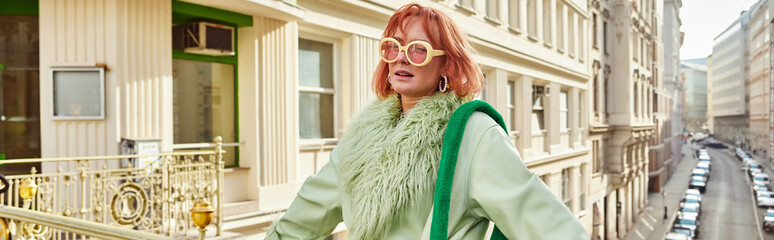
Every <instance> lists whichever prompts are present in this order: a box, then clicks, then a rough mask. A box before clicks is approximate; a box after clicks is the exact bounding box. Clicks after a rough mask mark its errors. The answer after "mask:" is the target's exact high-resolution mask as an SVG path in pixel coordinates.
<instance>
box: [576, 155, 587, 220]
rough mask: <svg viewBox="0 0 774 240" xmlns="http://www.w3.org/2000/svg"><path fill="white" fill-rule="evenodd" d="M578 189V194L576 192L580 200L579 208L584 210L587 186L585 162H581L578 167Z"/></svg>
mask: <svg viewBox="0 0 774 240" xmlns="http://www.w3.org/2000/svg"><path fill="white" fill-rule="evenodd" d="M580 182H581V185H580V189H578V191H579V192H580V194H578V201H580V202H579V203H580V210H581V211H585V210H586V187H588V186H587V185H588V183H587V182H588V181H587V180H586V164H585V163H584V164H581V167H580Z"/></svg>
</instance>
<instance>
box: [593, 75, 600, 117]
mask: <svg viewBox="0 0 774 240" xmlns="http://www.w3.org/2000/svg"><path fill="white" fill-rule="evenodd" d="M598 80H599V75H594V81H593V83H592V84H593V85H592V89H594V90H593V91H594V115H599V81H598Z"/></svg>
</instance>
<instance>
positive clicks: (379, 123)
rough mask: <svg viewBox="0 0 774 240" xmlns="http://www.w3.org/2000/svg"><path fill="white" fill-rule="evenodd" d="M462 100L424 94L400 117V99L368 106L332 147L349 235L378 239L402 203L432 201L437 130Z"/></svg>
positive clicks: (437, 153) (439, 131)
mask: <svg viewBox="0 0 774 240" xmlns="http://www.w3.org/2000/svg"><path fill="white" fill-rule="evenodd" d="M462 103H464V99H463V98H459V97H456V96H455V95H454V94H445V95H442V94H436V95H433V96H430V97H426V98H423V99H421V100H420V101H418V102H417V104H416V105H415V106H414V107H413V108H412V109H411V110H409V111H408V113H407V114H405V116H404V117H402V119H401V118H400V117H399V116H400V112H401V110H400V109H401V106H400V99H398V98H397V97H395V96H394V95H393V96H392V97H389V98H387V99H384V100H379V101H376V102H374V103H372V104H370V105H368V106H367V107H366V108H365V109H364V110H363V111H362V112H360V114H358V116H357V117H355V118H354V119H353V120H352V122H351V123H350V126H349V129H348V130H347V132H346V133H345V134H344V136H343V137H342V138H341V141H340V143H339V145H338V147H337V148H338V151H339V154H338V155H339V157H340V162H341V165H340V170H339V171H340V177H341V181H342V182H343V183H344V186H343V187H344V194H343V195H344V196H343V198H344V199H343V201H346V202H347V203H348V205H349V206H350V207H351V209H350V213H349V214H348V215H349V216H350V217H351V221H350V222H351V223H354V224H352V225H351V226H350V225H348V226H347V227H348V228H349V230H350V232H349V236H350V239H383V238H384V234H385V233H387V232H388V230H389V229H390V227H391V223H392V221H393V219H394V217H395V216H396V215H398V214H400V213H401V212H402V211H403V210H405V209H406V207H408V206H413V205H415V204H420V203H419V201H420V200H421V199H426V198H427V197H430V199H431V201H432V194H433V189H434V187H435V185H434V184H435V179H436V174H437V172H438V164H439V161H440V159H441V148H442V145H443V134H444V130H445V129H446V123H447V122H448V121H449V118H450V117H451V115H452V113H454V110H456V109H457V108H458V107H459V106H460V105H461V104H462Z"/></svg>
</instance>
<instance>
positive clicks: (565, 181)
mask: <svg viewBox="0 0 774 240" xmlns="http://www.w3.org/2000/svg"><path fill="white" fill-rule="evenodd" d="M570 175H571V173H570V168H565V169H562V201H563V202H564V205H565V206H567V208H569V209H570V211H571V212H572V191H571V189H572V185H570V184H571V181H570V177H571V176H570Z"/></svg>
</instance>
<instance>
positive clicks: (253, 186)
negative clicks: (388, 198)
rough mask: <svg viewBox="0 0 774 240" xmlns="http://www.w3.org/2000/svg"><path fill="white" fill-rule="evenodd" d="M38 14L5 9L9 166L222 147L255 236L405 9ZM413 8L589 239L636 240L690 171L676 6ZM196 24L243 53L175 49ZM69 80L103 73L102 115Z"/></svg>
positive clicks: (334, 123) (313, 163) (63, 4)
mask: <svg viewBox="0 0 774 240" xmlns="http://www.w3.org/2000/svg"><path fill="white" fill-rule="evenodd" d="M29 2H30V4H27V5H25V6H22V5H24V4H22V5H7V6H2V5H0V9H3V10H0V19H3V21H0V24H3V26H5V25H9V26H10V27H6V28H0V29H13V31H8V32H0V36H2V37H5V39H13V41H14V44H15V45H0V51H6V52H11V50H10V49H14V50H15V52H14V53H15V54H16V53H18V54H20V55H19V56H21V57H15V58H13V61H11V58H4V57H3V56H11V55H6V54H0V61H5V62H0V64H3V65H1V66H3V68H5V70H3V72H2V76H3V80H4V82H11V81H6V80H8V79H13V82H14V83H15V84H14V85H12V87H9V86H11V85H3V86H0V87H2V91H3V93H4V95H3V96H11V97H7V98H4V99H12V101H9V100H5V101H3V102H0V103H1V104H0V105H2V106H3V107H4V109H11V107H8V106H12V107H13V109H23V110H14V111H15V112H13V114H11V113H10V112H11V111H8V112H9V113H8V114H5V115H3V117H2V120H3V121H5V120H6V119H15V120H19V119H25V122H24V124H27V125H29V126H26V125H25V127H20V126H14V127H6V128H5V129H4V128H3V126H10V125H6V124H2V125H0V133H1V134H3V136H4V138H3V139H5V141H4V142H0V147H2V148H0V158H25V157H71V156H99V155H114V154H120V153H121V148H120V144H121V142H122V139H132V140H143V141H145V140H147V141H155V142H157V143H158V146H159V150H160V151H173V150H177V149H183V148H188V147H190V146H192V145H195V144H199V143H206V142H212V140H213V138H214V137H216V136H222V137H223V138H224V142H225V143H226V144H225V146H226V149H225V150H226V151H227V156H226V162H227V165H228V169H227V171H226V174H225V184H224V185H225V186H226V189H225V190H224V200H225V202H226V204H225V209H224V212H223V214H224V216H225V225H224V230H226V231H233V232H240V233H244V234H251V235H253V234H255V235H261V234H262V233H261V232H262V230H261V229H262V228H261V227H264V226H268V225H269V224H271V221H272V220H274V219H276V218H277V217H278V216H280V215H281V214H282V212H283V211H284V210H285V209H286V208H287V207H288V206H289V205H290V203H291V202H292V200H293V199H294V198H295V196H296V192H297V191H298V190H299V188H300V186H301V184H302V183H303V181H304V180H305V179H306V178H307V177H308V176H311V175H313V174H315V173H317V171H319V169H320V168H321V167H322V166H323V165H324V164H325V163H327V162H328V161H329V156H330V155H329V154H330V152H331V151H332V149H333V148H335V147H336V144H337V142H338V138H339V137H341V135H342V134H343V133H344V132H345V131H346V129H347V126H348V121H349V119H350V118H351V117H352V116H353V115H355V114H356V113H357V112H358V111H359V110H360V109H361V108H362V107H363V106H365V105H367V104H368V103H369V102H371V101H373V100H375V96H374V94H373V93H372V92H371V88H370V80H371V75H372V73H373V71H374V69H375V67H376V64H377V63H378V61H380V60H379V56H378V53H377V49H378V48H377V47H378V46H377V45H378V42H379V39H380V37H381V33H382V31H383V29H384V27H385V26H386V24H387V20H388V19H389V17H390V16H391V15H392V13H393V12H394V11H395V10H396V9H397V8H399V7H400V6H402V5H404V4H406V3H409V2H410V1H322V0H320V1H317V0H310V1H298V2H296V1H292V0H285V1H273V0H250V1H247V0H223V1H208V0H186V1H178V0H158V1H156V0H144V1H132V0H105V1H78V0H76V1H70V0H39V1H29ZM419 2H420V3H421V4H423V5H425V6H430V7H434V8H437V9H440V10H441V11H444V12H445V13H447V14H448V15H449V16H450V17H451V18H452V19H454V21H455V22H456V23H457V25H459V26H460V27H461V28H462V30H463V31H465V32H466V33H468V39H469V41H470V42H471V43H472V45H473V46H474V47H475V48H476V50H477V59H478V61H479V64H480V67H481V69H482V70H483V72H484V75H485V86H484V89H483V92H482V93H481V94H480V96H479V99H481V100H484V101H487V102H489V103H490V104H491V105H492V106H494V107H495V109H497V110H498V111H499V112H500V113H502V115H503V117H504V120H505V122H506V124H507V127H508V129H509V131H510V135H511V139H512V141H513V144H514V145H515V146H516V147H517V149H518V150H519V152H520V153H521V155H522V157H523V161H524V162H525V164H526V165H527V167H528V168H529V169H530V170H531V171H533V172H535V173H536V174H538V175H539V176H540V177H541V179H542V180H543V181H544V182H545V183H546V184H547V185H548V186H549V188H550V189H552V190H553V191H554V193H556V195H557V196H558V197H559V198H560V199H561V200H562V201H563V202H564V203H565V204H566V205H567V207H568V208H570V210H571V211H572V212H573V213H574V214H575V215H576V217H577V218H578V219H579V220H580V222H581V223H582V224H583V226H584V227H585V228H586V230H587V231H588V232H589V234H590V236H591V237H592V239H597V237H598V238H601V239H621V238H624V237H625V236H626V234H627V233H628V229H629V228H630V227H631V226H632V225H633V223H634V219H635V218H636V216H637V215H638V214H639V213H640V212H641V211H642V210H643V208H644V206H645V205H646V200H647V194H648V187H649V183H648V181H649V177H656V178H657V179H659V180H658V181H659V183H658V184H656V186H660V185H662V184H663V183H664V182H665V177H667V176H668V174H669V171H670V170H668V169H669V168H668V167H664V166H668V165H670V164H675V163H674V161H671V160H670V159H679V158H677V157H675V156H674V155H670V153H671V152H675V151H673V149H679V146H677V147H676V146H675V143H676V142H677V143H679V141H675V140H674V139H672V140H670V137H671V136H674V135H675V134H676V132H678V131H674V130H670V129H674V128H678V129H679V128H680V124H679V122H677V123H675V122H674V121H675V119H674V117H671V116H673V115H674V110H672V105H674V102H675V100H674V98H675V95H674V94H675V93H674V91H675V89H674V88H671V89H670V84H672V85H674V84H675V83H674V81H676V80H674V79H672V78H669V77H668V76H672V77H675V76H676V73H669V72H670V67H669V66H667V65H668V64H675V61H674V58H675V55H673V54H674V53H675V52H677V51H679V46H680V44H679V43H678V40H681V36H678V35H679V30H676V29H679V14H678V13H677V11H678V9H679V5H681V4H680V1H679V0H677V3H675V2H674V1H664V2H662V1H660V0H635V1H624V0H592V1H586V0H517V1H506V0H487V1H472V0H459V1H458V0H445V1H430V0H424V1H419ZM32 3H34V4H32ZM3 4H5V3H3ZM9 9H10V10H9ZM19 13H24V15H20V14H19ZM667 13H668V14H667ZM665 14H667V15H669V16H668V17H667V16H665ZM19 16H24V17H19ZM662 16H663V17H662ZM6 20H7V21H6ZM200 22H207V23H210V24H213V25H215V26H219V27H227V28H231V29H233V35H232V36H233V54H212V53H208V54H202V53H203V52H192V51H189V50H187V49H185V48H182V47H180V45H178V44H180V43H179V42H178V40H179V39H180V38H181V36H182V35H180V34H181V32H178V31H176V30H175V29H179V28H178V27H180V26H187V25H188V24H199V23H200ZM662 26H669V27H662ZM667 29H669V33H667V31H666V30H667ZM675 31H677V32H675ZM662 32H664V34H662ZM38 36H39V37H38ZM5 39H3V41H4V42H10V41H9V40H5ZM4 42H3V43H4ZM662 42H670V44H671V45H667V44H662ZM25 43H26V45H25ZM668 55H669V56H670V57H667V56H668ZM14 56H15V55H14ZM662 56H663V57H662ZM38 57H39V58H38ZM677 59H679V55H678V56H677ZM670 61H671V62H670ZM74 68H77V69H90V70H94V69H96V70H99V71H101V72H102V73H104V75H103V79H104V93H103V94H102V96H103V105H102V106H101V108H100V107H93V106H91V105H79V104H76V103H77V101H76V100H78V98H74V99H75V100H70V99H58V98H57V96H62V94H64V96H68V95H67V93H69V94H70V95H72V96H77V95H78V94H76V93H78V92H77V91H75V90H73V89H66V88H65V89H60V85H57V84H55V79H58V78H59V77H61V76H64V75H61V73H62V72H61V71H67V69H70V70H72V69H74ZM662 69H663V70H662ZM672 70H674V69H672ZM669 74H672V75H669ZM670 81H672V82H670ZM36 84H38V85H36ZM53 91H64V92H63V93H61V94H57V95H54V94H47V93H51V92H53ZM68 91H69V92H68ZM17 92H18V93H26V92H29V93H32V94H13V95H12V93H17ZM34 93H40V94H39V95H35V94H34ZM58 93H60V92H58ZM86 94H92V93H90V92H89V93H86ZM25 104H27V105H25ZM99 109H102V111H101V112H100V111H97V112H98V113H101V117H94V118H84V117H80V116H82V114H91V112H89V111H91V110H99ZM62 114H64V115H62ZM68 114H69V115H68ZM60 115H61V116H67V117H61V116H60ZM6 116H7V117H6ZM22 116H23V118H19V117H22ZM12 117H13V118H12ZM17 122H20V121H17ZM36 125H37V126H39V129H35V127H34V126H36ZM9 129H12V130H9ZM8 139H26V140H24V141H21V140H14V141H15V142H24V143H25V145H14V146H11V145H9V144H6V143H7V142H11V141H10V140H8ZM25 146H26V147H25ZM20 150H26V151H29V152H28V153H19V151H20ZM672 154H674V153H672ZM678 154H679V153H678ZM649 163H658V164H657V165H651V164H649ZM57 167H58V166H56V165H45V164H44V166H42V170H43V172H50V171H56V168H57ZM663 169H667V170H663ZM651 172H657V173H656V174H654V175H653V174H651ZM665 174H666V175H665ZM651 175H653V176H651ZM256 229H258V230H256ZM344 229H345V227H344V226H343V225H340V226H339V227H337V228H336V230H335V232H336V233H337V236H343V235H345V234H346V231H344Z"/></svg>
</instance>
